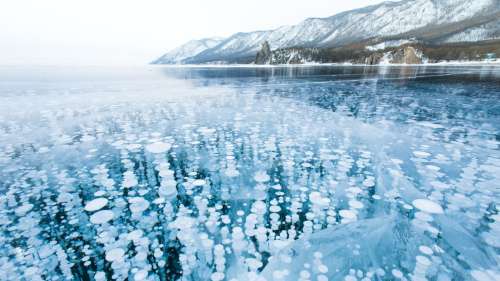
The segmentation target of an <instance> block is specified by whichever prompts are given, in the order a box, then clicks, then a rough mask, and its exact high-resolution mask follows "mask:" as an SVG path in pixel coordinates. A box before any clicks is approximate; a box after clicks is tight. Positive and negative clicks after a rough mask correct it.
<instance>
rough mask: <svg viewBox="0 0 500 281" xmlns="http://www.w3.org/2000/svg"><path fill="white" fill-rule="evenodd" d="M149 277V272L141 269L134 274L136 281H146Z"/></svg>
mask: <svg viewBox="0 0 500 281" xmlns="http://www.w3.org/2000/svg"><path fill="white" fill-rule="evenodd" d="M147 277H148V271H147V270H145V269H141V270H139V271H137V272H136V273H135V274H134V281H142V280H146V278H147Z"/></svg>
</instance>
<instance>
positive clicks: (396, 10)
mask: <svg viewBox="0 0 500 281" xmlns="http://www.w3.org/2000/svg"><path fill="white" fill-rule="evenodd" d="M499 19H500V0H474V1H471V0H404V1H398V2H383V3H381V4H378V5H373V6H368V7H365V8H361V9H356V10H351V11H347V12H342V13H339V14H336V15H334V16H331V17H327V18H309V19H306V20H304V21H302V22H301V23H299V24H297V25H292V26H283V27H280V28H277V29H274V30H267V31H255V32H246V33H243V32H240V33H236V34H234V35H232V36H230V37H228V38H225V39H223V40H221V41H220V42H218V43H217V44H214V45H213V46H211V47H208V48H206V49H204V50H202V51H199V52H198V50H197V52H192V53H188V52H184V53H183V56H182V60H180V62H182V63H210V62H227V63H234V62H251V61H253V59H255V55H256V54H257V52H258V51H259V50H260V47H261V45H262V44H263V43H264V42H268V44H269V46H270V48H271V49H272V50H276V49H282V48H291V47H301V48H334V47H341V46H347V45H350V44H355V43H365V44H368V43H370V42H371V43H373V44H378V43H380V42H384V41H388V40H390V41H393V42H394V41H397V40H400V39H405V40H407V39H410V38H411V39H412V40H420V41H425V42H429V43H436V44H439V43H451V42H465V41H477V40H488V39H495V38H500V20H499ZM192 42H193V41H192ZM194 42H197V41H194ZM171 53H172V52H171ZM171 53H167V54H166V55H165V56H167V57H171V56H172V55H171ZM159 62H160V63H169V62H165V61H164V60H161V59H160V60H159ZM177 62H179V60H177Z"/></svg>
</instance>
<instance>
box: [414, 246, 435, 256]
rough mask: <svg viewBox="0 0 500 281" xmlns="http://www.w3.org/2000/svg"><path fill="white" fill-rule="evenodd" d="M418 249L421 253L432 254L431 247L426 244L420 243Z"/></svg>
mask: <svg viewBox="0 0 500 281" xmlns="http://www.w3.org/2000/svg"><path fill="white" fill-rule="evenodd" d="M418 250H419V251H420V252H421V253H423V254H426V255H429V256H430V255H432V254H433V251H432V249H431V248H429V247H427V246H424V245H422V246H420V247H418Z"/></svg>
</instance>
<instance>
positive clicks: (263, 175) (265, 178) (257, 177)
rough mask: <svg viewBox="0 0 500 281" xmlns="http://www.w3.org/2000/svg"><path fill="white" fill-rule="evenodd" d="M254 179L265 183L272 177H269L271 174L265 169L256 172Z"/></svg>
mask: <svg viewBox="0 0 500 281" xmlns="http://www.w3.org/2000/svg"><path fill="white" fill-rule="evenodd" d="M253 179H254V180H255V181H256V182H260V183H264V182H268V181H269V180H270V179H271V178H270V177H269V175H267V173H266V172H265V171H258V172H257V173H255V176H254V177H253Z"/></svg>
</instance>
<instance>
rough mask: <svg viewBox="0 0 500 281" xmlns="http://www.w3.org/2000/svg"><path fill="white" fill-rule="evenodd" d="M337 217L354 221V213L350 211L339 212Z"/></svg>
mask: <svg viewBox="0 0 500 281" xmlns="http://www.w3.org/2000/svg"><path fill="white" fill-rule="evenodd" d="M339 215H340V216H341V217H343V218H346V219H350V220H352V219H356V213H355V212H353V211H351V210H340V211H339Z"/></svg>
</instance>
